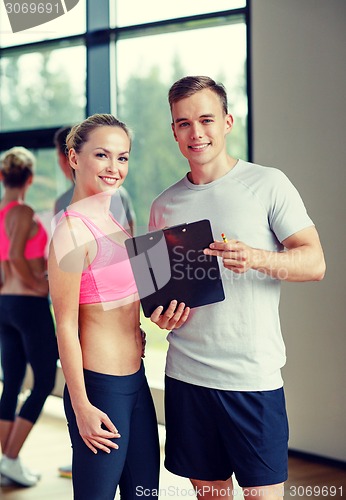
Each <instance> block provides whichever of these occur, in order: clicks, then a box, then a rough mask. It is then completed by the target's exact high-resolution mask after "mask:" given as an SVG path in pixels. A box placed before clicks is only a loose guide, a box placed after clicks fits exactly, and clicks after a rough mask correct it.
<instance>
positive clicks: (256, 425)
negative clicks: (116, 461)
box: [150, 77, 325, 500]
mask: <svg viewBox="0 0 346 500" xmlns="http://www.w3.org/2000/svg"><path fill="white" fill-rule="evenodd" d="M169 103H170V107H171V113H172V130H173V134H174V138H175V140H176V141H177V143H178V146H179V148H180V151H181V153H182V154H183V156H185V158H186V159H187V160H188V162H189V167H190V171H189V172H188V174H187V176H186V177H185V178H183V179H182V180H180V181H179V182H177V183H176V184H174V185H173V186H171V187H170V188H168V189H167V190H166V191H164V192H163V193H162V194H161V195H160V196H159V197H158V198H157V199H156V200H154V202H153V204H152V208H151V214H150V228H151V229H161V228H163V227H166V226H171V225H175V224H179V223H183V222H191V221H194V220H198V219H204V218H206V219H209V220H210V221H211V225H212V228H213V232H214V237H215V239H216V241H215V242H214V243H213V244H211V245H210V248H209V249H205V250H204V253H205V254H206V255H214V256H218V257H219V258H220V259H219V260H220V263H221V264H222V267H221V270H222V279H223V285H224V289H225V295H226V299H225V300H224V301H223V302H219V303H216V304H211V305H207V306H203V307H199V308H196V309H192V310H191V311H190V310H189V308H188V307H185V304H183V303H182V304H177V302H176V301H172V302H171V305H170V306H169V307H168V308H167V310H166V311H163V308H162V307H159V308H158V309H157V310H156V311H155V312H154V313H153V315H152V317H151V319H152V321H154V322H155V323H156V324H158V325H159V326H160V327H161V328H167V329H170V330H172V331H171V332H170V333H169V335H168V341H169V349H168V354H167V363H166V388H165V402H166V432H167V438H166V460H165V465H166V467H167V469H168V470H170V471H171V472H173V473H175V474H178V475H181V476H185V477H189V478H190V480H191V482H192V484H193V486H194V488H195V491H196V494H197V497H198V498H203V499H208V500H209V499H210V500H211V499H213V500H215V499H216V498H223V499H224V498H228V499H232V498H233V485H232V479H231V475H232V474H233V473H234V474H235V476H236V478H237V481H238V483H239V485H240V486H241V487H242V488H243V492H244V496H245V497H246V498H247V499H255V498H263V497H265V498H266V499H267V500H268V499H281V498H283V483H284V481H285V480H286V479H287V461H288V460H287V447H288V424H287V416H286V410H285V400H284V393H283V388H282V386H283V381H282V378H281V374H280V369H281V367H282V366H283V365H284V364H285V347H284V343H283V339H282V335H281V331H280V322H279V316H278V305H279V294H280V282H281V281H282V280H285V281H314V280H316V281H319V280H321V279H322V278H323V276H324V272H325V262H324V257H323V251H322V248H321V245H320V241H319V237H318V234H317V231H316V229H315V227H314V225H313V222H312V221H311V219H310V218H309V216H308V215H307V213H306V210H305V207H304V205H303V202H302V200H301V198H300V196H299V194H298V192H297V190H296V189H295V188H294V187H293V186H292V184H291V182H290V181H289V180H288V179H287V177H286V176H285V175H284V174H283V173H282V172H280V171H279V170H277V169H274V168H268V167H262V166H259V165H255V164H251V163H248V162H245V161H242V160H240V159H239V160H237V159H235V158H232V157H231V156H230V155H228V154H227V151H226V136H227V135H228V134H229V133H230V132H231V130H232V125H233V118H232V116H231V115H230V114H229V113H228V108H227V96H226V92H225V89H224V87H223V86H222V85H220V84H216V83H215V82H214V81H213V80H211V79H210V78H208V77H185V78H182V79H181V80H179V81H177V82H176V83H175V84H174V85H173V86H172V87H171V89H170V91H169ZM222 233H225V235H226V237H225V238H224V239H225V241H219V240H221V238H220V236H221V234H222ZM227 237H228V241H227ZM187 305H188V304H187ZM178 328H179V330H178Z"/></svg>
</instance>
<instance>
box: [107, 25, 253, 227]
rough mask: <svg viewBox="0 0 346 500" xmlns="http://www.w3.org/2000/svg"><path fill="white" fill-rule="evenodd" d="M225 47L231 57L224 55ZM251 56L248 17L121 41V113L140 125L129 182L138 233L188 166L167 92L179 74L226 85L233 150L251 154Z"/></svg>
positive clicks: (238, 154)
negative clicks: (177, 138) (174, 132)
mask: <svg viewBox="0 0 346 500" xmlns="http://www.w3.org/2000/svg"><path fill="white" fill-rule="evenodd" d="M158 47H159V48H160V50H158ZM187 47H195V48H199V50H193V51H191V50H186V49H187ZM220 51H221V52H222V53H223V54H225V57H219V54H220ZM192 52H193V55H191V53H192ZM163 53H164V54H165V57H164V58H163V57H162V54H163ZM245 62H246V27H245V24H242V23H241V24H232V25H228V26H222V27H216V28H215V27H213V28H204V29H198V30H193V31H186V32H179V33H173V34H172V33H170V34H162V35H155V36H147V37H141V38H134V39H126V40H121V41H119V42H118V44H117V80H118V115H119V117H120V118H121V119H123V120H124V121H125V122H126V123H128V125H129V126H130V127H131V128H132V129H133V130H134V143H133V149H132V152H131V157H130V164H129V174H128V178H127V179H126V181H125V187H126V189H127V190H128V192H129V193H130V195H131V197H132V199H133V203H134V207H135V211H136V214H137V221H138V231H137V232H138V233H139V232H144V231H146V227H147V223H148V218H149V209H150V205H151V202H152V201H153V199H154V198H155V197H156V196H157V195H158V194H159V193H160V192H161V191H162V190H163V189H165V188H166V187H168V186H169V185H170V184H172V183H173V182H175V181H177V180H178V179H180V178H181V177H182V176H183V175H184V174H185V173H186V172H187V170H188V165H187V162H186V160H185V159H184V158H183V157H182V156H181V153H180V151H179V149H178V147H177V144H176V142H175V140H174V138H173V135H172V131H171V117H170V111H169V106H168V102H167V92H168V89H169V87H170V86H171V84H172V83H173V82H174V81H175V80H177V79H179V78H181V77H183V76H186V75H188V74H190V75H208V76H210V77H212V78H213V79H215V80H217V81H220V82H222V83H223V84H224V85H225V87H226V89H227V93H228V97H229V111H230V113H231V114H232V115H233V116H234V128H233V130H232V133H231V134H230V135H229V136H228V147H229V151H230V153H231V154H232V155H233V156H235V157H241V158H243V159H247V96H246V85H245Z"/></svg>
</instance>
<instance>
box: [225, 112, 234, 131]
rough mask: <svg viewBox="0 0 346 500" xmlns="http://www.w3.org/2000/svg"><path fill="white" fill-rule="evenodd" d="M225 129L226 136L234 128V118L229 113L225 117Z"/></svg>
mask: <svg viewBox="0 0 346 500" xmlns="http://www.w3.org/2000/svg"><path fill="white" fill-rule="evenodd" d="M225 127H226V129H225V132H226V134H229V133H230V131H231V130H232V128H233V116H232V115H231V114H229V113H228V114H227V115H226V116H225Z"/></svg>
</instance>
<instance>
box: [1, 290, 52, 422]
mask: <svg viewBox="0 0 346 500" xmlns="http://www.w3.org/2000/svg"><path fill="white" fill-rule="evenodd" d="M0 350H1V366H2V373H3V391H2V396H1V400H0V419H1V420H10V421H13V420H14V419H15V415H16V408H17V402H18V395H19V393H20V391H21V387H22V384H23V381H24V377H25V372H26V367H27V364H29V365H30V366H31V368H32V371H33V375H34V386H33V388H32V390H31V393H30V395H29V396H28V397H27V399H26V401H25V402H24V403H23V405H22V407H21V410H20V412H19V416H20V417H22V418H24V419H26V420H29V421H30V422H32V423H35V422H36V420H37V419H38V417H39V415H40V413H41V410H42V408H43V405H44V403H45V401H46V399H47V397H48V396H49V394H50V393H51V392H52V390H53V388H54V384H55V375H56V362H57V359H58V347H57V342H56V336H55V329H54V323H53V319H52V315H51V312H50V308H49V302H48V299H47V298H46V297H32V296H28V295H0Z"/></svg>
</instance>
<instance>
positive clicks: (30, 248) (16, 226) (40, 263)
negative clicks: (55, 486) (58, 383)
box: [0, 147, 58, 486]
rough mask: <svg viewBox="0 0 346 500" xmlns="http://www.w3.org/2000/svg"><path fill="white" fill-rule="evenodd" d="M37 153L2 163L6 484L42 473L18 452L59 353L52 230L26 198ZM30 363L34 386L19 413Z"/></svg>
mask: <svg viewBox="0 0 346 500" xmlns="http://www.w3.org/2000/svg"><path fill="white" fill-rule="evenodd" d="M34 164H35V157H34V156H33V155H32V153H31V152H30V151H28V150H27V149H25V148H23V147H14V148H12V149H10V150H8V151H7V152H5V153H4V154H3V155H2V157H1V162H0V179H1V181H2V182H3V185H4V195H3V198H2V199H1V201H0V266H1V267H0V269H1V274H0V276H1V279H0V346H1V366H2V372H3V390H2V395H1V400H0V443H1V450H2V458H1V461H0V474H1V476H2V478H1V479H2V483H3V484H4V483H6V482H8V481H9V480H10V481H14V482H15V483H17V484H19V485H21V486H34V485H35V484H36V483H37V481H38V480H39V477H40V475H39V474H38V473H35V472H33V471H31V470H30V469H28V468H27V467H26V466H24V465H23V464H22V462H21V460H20V458H19V453H20V451H21V449H22V446H23V445H24V443H25V441H26V439H27V437H28V435H29V433H30V431H31V429H32V428H33V426H34V424H35V423H36V421H37V419H38V417H39V416H40V413H41V411H42V408H43V405H44V403H45V401H46V399H47V397H48V396H49V394H50V393H51V391H52V390H53V388H54V384H55V375H56V362H57V358H58V350H57V342H56V336H55V329H54V323H53V319H52V315H51V311H50V305H49V300H48V281H47V276H46V246H47V233H46V231H45V229H44V227H43V225H42V223H41V221H40V220H39V218H38V217H37V216H36V214H35V212H34V210H33V209H32V208H31V207H30V206H29V205H27V204H26V203H25V202H24V198H25V194H26V192H27V190H28V189H29V187H30V185H31V184H32V182H33V178H34ZM27 364H29V365H30V366H31V369H32V372H33V387H32V389H31V391H30V393H29V395H28V397H27V398H26V400H25V401H24V403H23V404H22V406H21V408H20V410H19V413H18V415H16V411H17V403H18V396H19V394H20V392H21V388H22V384H23V381H24V378H25V374H26V369H27Z"/></svg>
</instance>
